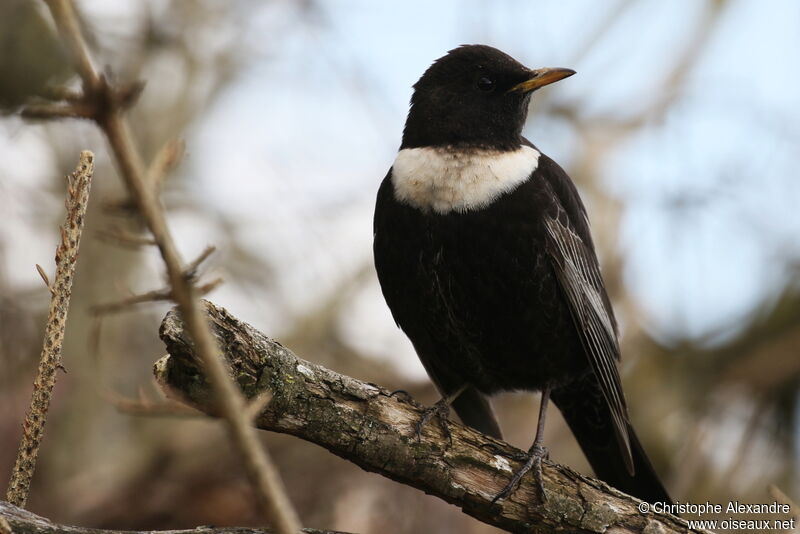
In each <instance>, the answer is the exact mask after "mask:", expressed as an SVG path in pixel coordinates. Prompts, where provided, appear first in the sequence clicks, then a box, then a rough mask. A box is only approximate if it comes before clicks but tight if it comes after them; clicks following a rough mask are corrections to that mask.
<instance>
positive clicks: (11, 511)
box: [0, 501, 347, 534]
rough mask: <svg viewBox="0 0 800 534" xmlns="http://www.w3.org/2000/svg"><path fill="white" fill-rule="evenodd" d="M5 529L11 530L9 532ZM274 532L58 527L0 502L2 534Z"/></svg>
mask: <svg viewBox="0 0 800 534" xmlns="http://www.w3.org/2000/svg"><path fill="white" fill-rule="evenodd" d="M4 525H5V526H7V527H8V531H6V529H5V527H4ZM301 532H304V533H305V534H347V533H346V532H338V531H333V530H317V529H315V528H304V529H302V530H301ZM273 533H274V530H271V529H263V528H243V527H219V528H217V527H197V528H193V529H190V530H145V531H142V532H136V531H130V530H103V529H99V528H87V527H73V526H69V525H59V524H57V523H53V522H52V521H50V520H49V519H45V518H44V517H41V516H38V515H36V514H34V513H31V512H29V511H27V510H23V509H22V508H18V507H16V506H14V505H12V504H10V503H7V502H4V501H0V534H273Z"/></svg>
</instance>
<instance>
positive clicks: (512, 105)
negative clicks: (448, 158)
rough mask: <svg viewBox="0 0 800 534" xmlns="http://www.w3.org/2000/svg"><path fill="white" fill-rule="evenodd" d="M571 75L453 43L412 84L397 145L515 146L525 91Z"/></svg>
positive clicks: (487, 48)
mask: <svg viewBox="0 0 800 534" xmlns="http://www.w3.org/2000/svg"><path fill="white" fill-rule="evenodd" d="M573 74H575V71H573V70H570V69H561V68H555V69H536V70H531V69H529V68H527V67H525V66H524V65H522V64H521V63H519V62H518V61H516V60H515V59H514V58H512V57H511V56H509V55H507V54H504V53H503V52H501V51H500V50H497V49H496V48H492V47H491V46H484V45H464V46H460V47H458V48H455V49H453V50H451V51H450V52H448V53H447V55H445V56H443V57H441V58H439V59H437V60H436V61H435V62H434V63H433V65H431V66H430V67H429V68H428V70H426V71H425V74H423V75H422V77H421V78H420V79H419V81H418V82H417V83H416V84H414V94H413V96H412V97H411V108H410V110H409V112H408V119H407V120H406V126H405V129H404V131H403V143H402V145H401V148H416V147H426V146H455V147H480V148H487V149H494V148H496V149H500V150H511V149H515V148H518V147H519V146H520V142H521V132H522V126H523V124H524V123H525V118H526V115H527V112H528V101H529V100H530V95H531V93H532V92H533V91H535V90H536V89H538V88H540V87H543V86H545V85H548V84H550V83H553V82H557V81H558V80H561V79H563V78H566V77H567V76H571V75H573Z"/></svg>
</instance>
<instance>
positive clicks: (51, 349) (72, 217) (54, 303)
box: [6, 150, 94, 506]
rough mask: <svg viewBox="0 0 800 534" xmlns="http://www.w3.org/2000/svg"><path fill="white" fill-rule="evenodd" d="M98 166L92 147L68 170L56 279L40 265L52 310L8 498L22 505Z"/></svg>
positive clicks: (57, 364)
mask: <svg viewBox="0 0 800 534" xmlns="http://www.w3.org/2000/svg"><path fill="white" fill-rule="evenodd" d="M93 172H94V154H92V153H91V152H89V151H88V150H84V151H83V152H81V155H80V160H79V162H78V166H77V168H76V169H75V171H74V172H73V173H72V174H71V175H69V176H67V200H66V202H65V205H66V208H67V215H66V217H65V218H64V224H63V225H62V226H61V243H59V245H58V248H57V249H56V276H55V280H54V281H53V283H52V284H51V283H50V281H49V280H48V279H47V274H46V273H45V272H44V269H42V268H41V267H40V266H39V265H37V266H36V268H37V270H38V271H39V275H41V277H42V279H43V280H44V281H45V284H47V287H48V289H49V290H50V311H49V313H48V315H47V327H46V329H45V336H44V344H43V346H42V354H41V357H40V359H39V370H38V372H37V375H36V379H35V380H34V382H33V395H32V396H31V405H30V408H28V413H27V414H26V416H25V422H24V423H23V424H22V439H20V442H19V451H18V452H17V459H16V461H15V462H14V469H13V471H12V472H11V480H10V482H9V483H8V492H7V494H6V498H7V499H8V500H9V501H11V502H12V503H14V504H16V505H18V506H25V501H27V500H28V492H29V490H30V486H31V479H33V472H34V469H35V468H36V458H37V456H38V455H39V444H40V443H41V441H42V437H43V436H44V424H45V421H47V411H48V410H49V409H50V399H51V397H52V395H53V387H55V385H56V376H57V375H56V371H57V370H58V369H59V368H61V367H62V366H61V346H62V344H63V342H64V331H65V329H66V327H67V312H69V299H70V296H71V295H72V280H73V278H74V276H75V264H76V263H77V261H78V247H79V245H80V242H81V233H82V232H83V223H84V220H85V219H86V206H87V204H88V203H89V190H90V189H91V186H92V174H93Z"/></svg>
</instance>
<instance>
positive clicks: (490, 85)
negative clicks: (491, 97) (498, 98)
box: [475, 76, 494, 93]
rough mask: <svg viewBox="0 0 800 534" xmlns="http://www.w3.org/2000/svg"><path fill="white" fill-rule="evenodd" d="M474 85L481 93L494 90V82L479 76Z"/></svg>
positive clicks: (486, 77)
mask: <svg viewBox="0 0 800 534" xmlns="http://www.w3.org/2000/svg"><path fill="white" fill-rule="evenodd" d="M475 85H476V86H477V87H478V89H480V90H481V91H483V92H485V93H488V92H489V91H492V90H493V89H494V80H493V79H491V78H490V77H488V76H479V77H478V79H477V80H476V81H475Z"/></svg>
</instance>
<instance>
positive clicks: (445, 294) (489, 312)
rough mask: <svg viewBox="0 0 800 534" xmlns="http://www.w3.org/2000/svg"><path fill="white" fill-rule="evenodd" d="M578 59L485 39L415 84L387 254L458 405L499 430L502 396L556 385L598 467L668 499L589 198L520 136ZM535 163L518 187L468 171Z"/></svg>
mask: <svg viewBox="0 0 800 534" xmlns="http://www.w3.org/2000/svg"><path fill="white" fill-rule="evenodd" d="M570 74H572V71H567V70H566V69H541V70H538V71H531V70H529V69H527V68H526V67H524V66H522V65H521V64H519V63H518V62H516V61H515V60H514V59H512V58H511V57H509V56H507V55H506V54H503V53H502V52H500V51H498V50H496V49H494V48H491V47H486V46H479V45H471V46H464V47H460V48H457V49H455V50H453V51H451V52H450V53H449V54H448V55H446V56H444V57H443V58H441V59H439V60H438V61H437V62H435V63H434V64H433V65H432V66H431V67H430V68H429V69H428V71H426V73H425V74H424V75H423V77H422V78H421V79H420V81H419V82H418V83H417V84H416V85H415V86H414V89H415V92H414V96H413V97H412V100H411V109H410V111H409V116H408V120H407V122H406V128H405V130H404V135H403V143H402V145H401V154H404V157H407V158H412V159H413V161H414V164H415V165H416V166H415V167H412V169H416V170H415V171H413V172H411V171H408V170H407V168H408V167H407V166H404V167H403V168H402V172H403V173H405V174H403V176H402V177H400V176H399V172H400V171H399V170H398V169H400V160H399V159H398V161H396V163H395V165H394V166H393V168H392V169H390V171H389V173H388V174H387V176H386V178H385V179H384V181H383V183H382V184H381V187H380V190H379V192H378V198H377V204H376V209H375V218H374V232H375V240H374V254H375V265H376V269H377V272H378V277H379V280H380V283H381V288H382V290H383V294H384V297H385V298H386V302H387V303H388V305H389V307H390V309H391V311H392V314H393V316H394V318H395V321H396V322H397V324H398V325H399V326H400V327H401V328H402V329H403V331H404V332H405V333H406V335H407V336H408V337H409V338H410V339H411V341H412V343H413V344H414V348H415V350H416V352H417V354H418V355H419V358H420V360H421V361H422V363H423V365H424V366H425V369H426V370H427V372H428V374H429V375H430V377H431V379H432V380H433V381H434V383H435V384H436V386H437V388H438V389H439V390H440V392H441V393H442V395H443V396H445V397H447V396H449V395H453V394H455V393H456V392H458V391H459V390H461V389H463V392H462V393H460V394H459V395H458V396H457V397H456V398H455V399H454V400H453V401H452V406H453V408H454V409H455V410H456V413H458V415H459V417H460V418H461V419H462V421H463V422H464V423H465V424H468V425H471V426H473V427H475V428H477V429H478V430H481V431H483V432H485V433H487V434H490V435H493V436H495V437H500V436H501V434H500V429H499V426H498V424H497V422H496V420H495V417H494V414H493V412H492V409H491V406H490V404H489V401H488V399H487V396H488V395H491V394H493V393H496V392H498V391H506V390H534V391H545V392H546V393H547V394H550V395H551V398H552V400H553V402H554V403H555V404H556V405H557V406H558V407H559V409H560V410H561V411H562V413H563V415H564V417H565V419H566V420H567V423H568V424H569V426H570V428H571V429H572V431H573V433H574V434H575V436H576V438H577V439H578V441H579V443H580V445H581V447H582V449H583V451H584V453H585V454H586V456H587V458H588V459H589V461H590V463H591V465H592V467H593V468H594V470H595V472H596V473H597V475H598V477H600V478H601V479H603V480H605V481H606V482H608V483H610V484H612V485H614V486H616V487H617V488H619V489H621V490H622V491H626V492H628V493H631V494H633V495H635V496H637V497H640V498H642V499H645V500H650V501H666V500H669V497H668V495H667V493H666V491H665V490H664V488H663V486H662V485H661V483H660V481H659V480H658V477H657V476H656V474H655V472H654V471H653V468H652V466H651V465H650V462H649V460H648V459H647V456H646V455H645V453H644V450H643V449H642V447H641V444H640V443H639V441H638V439H637V438H636V435H635V433H634V431H633V429H632V427H631V426H630V423H629V421H628V413H627V407H626V404H625V398H624V395H623V393H622V388H621V381H620V378H619V374H618V372H617V365H616V363H617V360H618V358H619V346H618V344H617V327H616V322H615V319H614V314H613V310H612V308H611V304H610V302H609V299H608V296H607V294H606V290H605V287H604V285H603V281H602V277H601V275H600V270H599V266H598V262H597V257H596V255H595V251H594V245H593V243H592V238H591V234H590V231H589V224H588V219H587V216H586V210H585V209H584V206H583V204H582V202H581V200H580V197H579V196H578V192H577V190H576V188H575V186H574V184H573V183H572V181H571V180H570V178H569V177H568V176H567V174H566V173H565V172H564V171H563V170H562V169H561V167H559V166H558V164H556V163H555V162H554V161H553V160H551V159H550V158H548V157H547V156H545V155H544V154H539V153H538V150H536V149H535V147H534V146H533V145H532V144H531V143H530V142H529V141H527V140H526V139H525V138H523V137H522V135H521V130H522V126H523V124H524V122H525V118H526V115H527V107H528V103H529V99H530V94H531V92H532V91H533V90H535V89H536V88H538V87H541V86H542V85H545V84H547V83H551V82H552V81H557V80H558V79H561V78H564V77H566V76H568V75H570ZM515 154H519V155H520V157H519V158H518V159H514V160H513V162H511V161H512V160H510V159H508V158H509V157H516V156H514V155H515ZM503 157H506V158H507V159H505V160H503V159H502V158H503ZM426 158H427V159H426ZM518 161H521V162H522V163H518ZM504 162H505V163H504ZM527 162H531V167H532V172H530V173H526V174H525V175H524V179H522V180H518V181H513V180H510V179H509V181H508V186H504V187H506V189H507V190H505V189H504V190H498V191H495V190H491V189H490V190H484V189H480V188H479V187H477V186H475V187H477V189H476V188H472V189H470V187H473V186H470V185H463V184H461V183H459V180H461V181H470V180H472V181H479V180H482V179H483V180H495V181H498V182H502V180H503V179H505V174H508V173H512V171H514V172H516V170H517V169H520V168H521V169H524V164H528V163H527ZM436 165H439V166H438V167H437V166H436ZM504 165H505V166H504ZM431 169H433V170H431ZM436 169H439V170H440V171H441V172H442V173H444V174H447V173H450V174H448V175H447V176H436V175H435V170H436ZM487 169H489V170H487ZM393 173H394V174H393ZM415 173H416V175H415ZM432 173H433V174H432ZM504 173H505V174H504ZM401 180H403V182H402V183H401ZM448 180H449V181H448ZM402 184H410V185H407V187H409V188H413V189H410V191H411V192H412V193H413V194H405V193H404V192H403V191H401V190H400V188H401V186H402ZM420 184H421V185H420ZM443 184H444V185H443ZM479 185H480V184H479ZM486 191H489V192H486ZM428 194H430V195H435V196H436V198H437V199H439V200H437V202H436V203H434V202H433V201H430V202H428V198H427V197H426V195H428ZM404 195H405V196H404ZM545 398H546V397H545ZM542 416H543V413H542ZM540 438H541V436H539V435H538V434H537V442H536V443H535V444H534V447H532V454H533V451H534V448H535V447H536V444H537V443H539V441H540Z"/></svg>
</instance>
